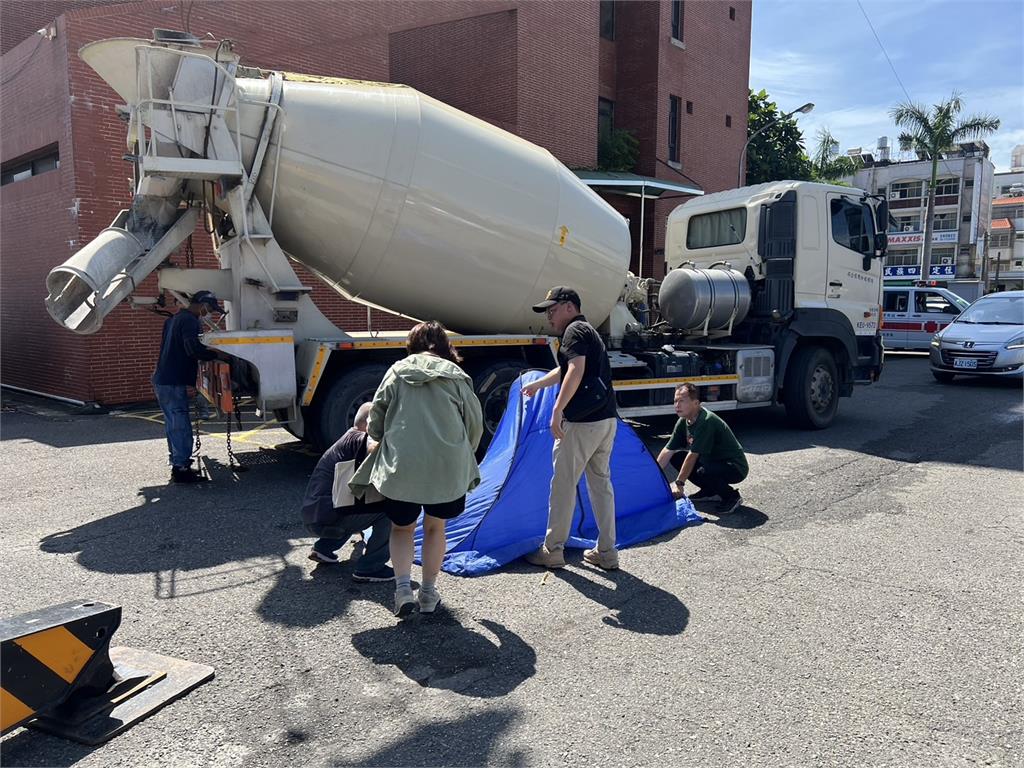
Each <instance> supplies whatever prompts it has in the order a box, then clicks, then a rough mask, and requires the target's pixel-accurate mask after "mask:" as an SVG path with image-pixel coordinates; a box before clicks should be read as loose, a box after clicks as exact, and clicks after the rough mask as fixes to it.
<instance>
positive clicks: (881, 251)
mask: <svg viewBox="0 0 1024 768" xmlns="http://www.w3.org/2000/svg"><path fill="white" fill-rule="evenodd" d="M888 249H889V235H888V234H887V233H886V232H885V231H884V230H883V231H882V232H876V233H875V258H879V259H881V258H883V257H884V256H885V252H886V251H887V250H888Z"/></svg>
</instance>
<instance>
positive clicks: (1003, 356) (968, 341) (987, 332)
mask: <svg viewBox="0 0 1024 768" xmlns="http://www.w3.org/2000/svg"><path fill="white" fill-rule="evenodd" d="M929 358H930V362H931V369H932V375H933V376H934V377H935V378H936V379H937V380H938V381H941V382H942V383H944V384H947V383H949V382H951V381H952V380H953V377H954V376H962V375H967V376H1010V377H1015V378H1022V377H1024V291H1005V292H1004V293H990V294H989V295H988V296H982V297H981V298H980V299H978V300H977V301H976V302H974V303H973V304H971V305H970V306H969V307H968V308H967V309H965V310H964V311H963V312H962V313H961V314H960V316H959V317H957V318H956V319H955V320H954V321H953V322H952V323H950V325H948V326H947V327H946V328H945V329H944V330H942V331H940V332H939V333H937V334H935V336H934V338H932V340H931V349H930V352H929Z"/></svg>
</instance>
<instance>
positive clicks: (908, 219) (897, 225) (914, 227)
mask: <svg viewBox="0 0 1024 768" xmlns="http://www.w3.org/2000/svg"><path fill="white" fill-rule="evenodd" d="M890 218H891V219H892V222H890V224H889V231H890V232H920V231H921V214H919V213H912V214H909V215H906V216H891V217H890Z"/></svg>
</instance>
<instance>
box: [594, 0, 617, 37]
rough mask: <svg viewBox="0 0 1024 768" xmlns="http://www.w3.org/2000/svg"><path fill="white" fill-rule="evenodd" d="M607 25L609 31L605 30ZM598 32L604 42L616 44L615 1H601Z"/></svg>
mask: <svg viewBox="0 0 1024 768" xmlns="http://www.w3.org/2000/svg"><path fill="white" fill-rule="evenodd" d="M606 11H607V16H606V15H605V14H606ZM606 25H607V26H608V27H609V29H605V26H606ZM598 30H599V33H600V35H601V38H602V39H603V40H610V41H611V42H615V0H600V10H599V11H598Z"/></svg>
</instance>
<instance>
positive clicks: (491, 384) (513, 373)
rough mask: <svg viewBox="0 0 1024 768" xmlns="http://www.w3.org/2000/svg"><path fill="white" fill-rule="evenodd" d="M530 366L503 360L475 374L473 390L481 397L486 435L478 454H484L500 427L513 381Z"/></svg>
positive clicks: (520, 362) (518, 361)
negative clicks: (499, 423)
mask: <svg viewBox="0 0 1024 768" xmlns="http://www.w3.org/2000/svg"><path fill="white" fill-rule="evenodd" d="M528 367H529V366H527V365H526V363H524V362H522V361H520V360H501V361H500V362H497V363H494V364H492V365H489V366H487V367H486V368H484V369H483V370H481V371H480V372H479V373H477V374H475V375H474V376H473V390H474V391H475V392H476V396H477V397H478V398H480V409H481V410H482V411H483V414H484V435H483V437H482V438H480V447H479V448H478V449H477V453H478V454H480V455H483V453H484V451H486V450H487V446H488V445H490V443H491V438H493V437H494V433H495V432H496V431H497V429H498V422H500V421H501V417H502V416H503V415H504V414H505V407H506V406H507V405H508V391H509V389H510V388H511V386H512V382H513V381H515V380H516V379H518V378H519V376H520V375H521V374H522V372H523V371H525V370H526V369H527V368H528Z"/></svg>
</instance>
